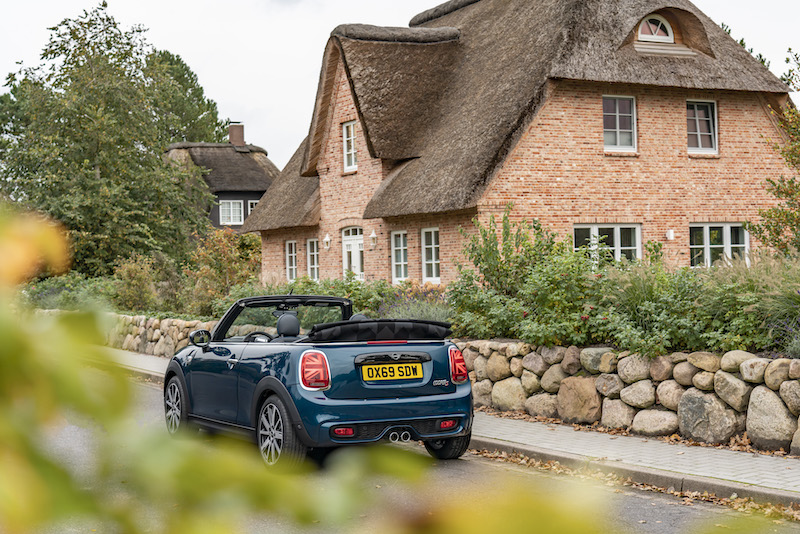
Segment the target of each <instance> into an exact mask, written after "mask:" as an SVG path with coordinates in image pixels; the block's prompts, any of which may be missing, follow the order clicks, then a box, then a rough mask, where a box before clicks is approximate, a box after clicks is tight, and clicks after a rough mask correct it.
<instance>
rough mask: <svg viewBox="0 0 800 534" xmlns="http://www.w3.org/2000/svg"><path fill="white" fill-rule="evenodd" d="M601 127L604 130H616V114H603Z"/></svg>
mask: <svg viewBox="0 0 800 534" xmlns="http://www.w3.org/2000/svg"><path fill="white" fill-rule="evenodd" d="M603 129H604V130H616V129H617V117H616V115H603Z"/></svg>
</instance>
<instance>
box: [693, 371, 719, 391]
mask: <svg viewBox="0 0 800 534" xmlns="http://www.w3.org/2000/svg"><path fill="white" fill-rule="evenodd" d="M692 385H693V386H694V387H696V388H697V389H702V390H703V391H714V373H709V372H708V371H700V372H699V373H697V374H696V375H694V376H693V377H692Z"/></svg>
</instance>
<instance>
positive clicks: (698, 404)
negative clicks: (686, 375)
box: [678, 388, 737, 443]
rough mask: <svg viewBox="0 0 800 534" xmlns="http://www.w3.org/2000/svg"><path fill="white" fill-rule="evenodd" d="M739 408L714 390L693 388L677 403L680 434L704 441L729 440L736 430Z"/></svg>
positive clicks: (717, 441) (720, 441)
mask: <svg viewBox="0 0 800 534" xmlns="http://www.w3.org/2000/svg"><path fill="white" fill-rule="evenodd" d="M736 423H737V419H736V412H735V411H734V410H732V409H731V408H730V407H728V405H727V404H725V403H724V402H722V400H721V399H720V398H719V397H717V396H716V395H715V394H713V393H706V392H704V391H700V390H699V389H695V388H692V389H690V390H689V391H687V392H686V393H684V394H683V396H682V397H681V401H680V403H678V425H679V428H680V432H681V435H682V436H684V437H686V438H689V439H693V440H695V441H702V442H704V443H726V442H727V441H728V440H729V439H730V438H731V436H733V435H734V433H735V432H736Z"/></svg>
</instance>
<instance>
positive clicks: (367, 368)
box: [361, 363, 422, 382]
mask: <svg viewBox="0 0 800 534" xmlns="http://www.w3.org/2000/svg"><path fill="white" fill-rule="evenodd" d="M361 377H362V378H363V379H364V380H365V381H366V382H373V381H375V380H414V379H421V378H422V364H421V363H382V364H379V365H364V366H363V367H361Z"/></svg>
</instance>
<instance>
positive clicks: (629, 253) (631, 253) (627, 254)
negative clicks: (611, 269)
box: [619, 249, 636, 261]
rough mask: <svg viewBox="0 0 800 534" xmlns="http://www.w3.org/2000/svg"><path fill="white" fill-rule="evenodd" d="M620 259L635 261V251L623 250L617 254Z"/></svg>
mask: <svg viewBox="0 0 800 534" xmlns="http://www.w3.org/2000/svg"><path fill="white" fill-rule="evenodd" d="M619 255H620V259H622V258H627V259H628V260H629V261H633V260H635V259H636V250H635V249H623V250H621V251H620V253H619Z"/></svg>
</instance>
